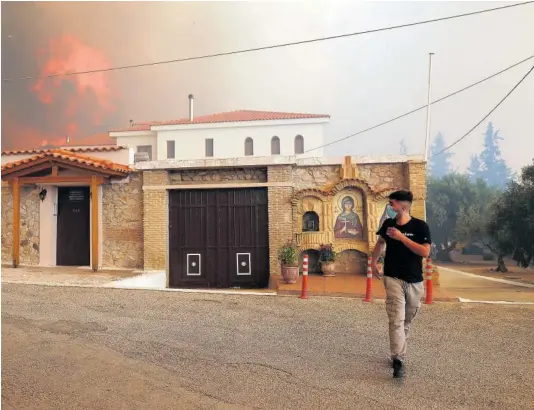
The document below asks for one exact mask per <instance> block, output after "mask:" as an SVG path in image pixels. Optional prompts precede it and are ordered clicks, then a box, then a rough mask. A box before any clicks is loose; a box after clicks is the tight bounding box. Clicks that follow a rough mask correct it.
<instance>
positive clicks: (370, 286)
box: [363, 256, 373, 302]
mask: <svg viewBox="0 0 534 410" xmlns="http://www.w3.org/2000/svg"><path fill="white" fill-rule="evenodd" d="M371 260H372V258H371V256H369V257H368V258H367V289H366V290H365V299H364V300H363V301H364V302H372V301H373V271H372V270H371Z"/></svg>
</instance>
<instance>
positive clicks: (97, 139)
mask: <svg viewBox="0 0 534 410" xmlns="http://www.w3.org/2000/svg"><path fill="white" fill-rule="evenodd" d="M95 145H117V141H116V140H115V138H111V137H110V136H109V134H108V133H107V132H104V133H100V134H94V135H90V136H89V137H85V138H82V139H81V140H71V141H70V142H68V143H65V144H64V145H62V146H77V147H78V146H95Z"/></svg>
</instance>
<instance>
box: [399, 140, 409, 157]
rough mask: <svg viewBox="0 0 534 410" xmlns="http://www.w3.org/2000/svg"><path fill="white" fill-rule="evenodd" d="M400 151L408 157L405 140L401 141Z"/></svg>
mask: <svg viewBox="0 0 534 410" xmlns="http://www.w3.org/2000/svg"><path fill="white" fill-rule="evenodd" d="M399 151H400V154H401V155H408V147H407V146H406V142H405V141H404V138H403V139H401V140H400V146H399Z"/></svg>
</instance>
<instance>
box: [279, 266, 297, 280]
mask: <svg viewBox="0 0 534 410" xmlns="http://www.w3.org/2000/svg"><path fill="white" fill-rule="evenodd" d="M298 277H299V267H298V266H282V278H284V282H286V283H296V282H297V278H298Z"/></svg>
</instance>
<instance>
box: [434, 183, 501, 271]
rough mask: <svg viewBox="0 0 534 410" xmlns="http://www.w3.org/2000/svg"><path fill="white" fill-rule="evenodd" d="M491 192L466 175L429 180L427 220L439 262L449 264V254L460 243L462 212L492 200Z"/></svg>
mask: <svg viewBox="0 0 534 410" xmlns="http://www.w3.org/2000/svg"><path fill="white" fill-rule="evenodd" d="M490 198H491V195H490V189H489V188H488V187H487V185H486V184H485V183H484V182H482V181H477V182H472V181H470V180H469V178H468V177H467V176H466V175H460V174H458V173H453V174H449V175H445V176H444V177H442V178H433V177H431V178H429V181H428V188H427V218H428V223H429V225H430V229H431V232H432V239H433V242H434V243H436V245H437V247H438V253H437V256H436V257H437V259H438V260H441V261H450V260H451V258H450V252H451V251H452V250H453V249H454V248H455V247H456V244H457V243H458V241H459V239H458V229H457V226H458V218H459V216H460V214H461V211H462V210H467V209H469V208H470V207H471V206H472V205H477V206H481V205H480V204H484V203H485V204H487V203H488V201H490Z"/></svg>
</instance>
